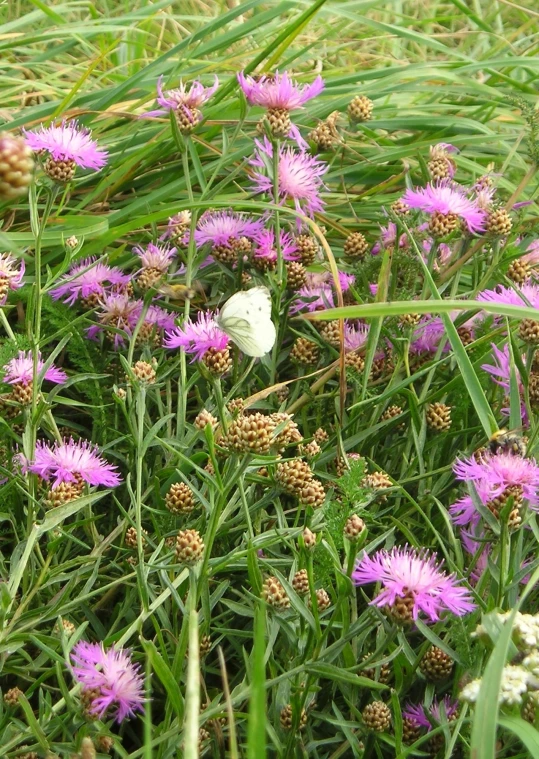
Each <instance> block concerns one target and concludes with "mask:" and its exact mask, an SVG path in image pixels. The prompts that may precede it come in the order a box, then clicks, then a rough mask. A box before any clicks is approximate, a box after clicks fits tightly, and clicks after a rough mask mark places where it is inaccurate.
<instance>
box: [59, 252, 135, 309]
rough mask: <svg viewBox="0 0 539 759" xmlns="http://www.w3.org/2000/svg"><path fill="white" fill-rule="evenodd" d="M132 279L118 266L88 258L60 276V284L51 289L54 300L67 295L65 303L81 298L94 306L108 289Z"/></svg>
mask: <svg viewBox="0 0 539 759" xmlns="http://www.w3.org/2000/svg"><path fill="white" fill-rule="evenodd" d="M130 279H131V277H130V275H129V274H122V272H121V271H120V269H118V268H117V267H116V266H108V265H107V264H104V263H102V262H99V263H95V258H86V259H85V260H84V261H81V262H80V263H79V264H76V265H75V266H72V267H71V269H70V270H69V271H68V272H67V274H64V275H63V276H62V277H61V278H60V284H59V285H58V287H55V288H54V289H53V290H51V296H52V298H53V299H54V300H59V299H60V298H64V296H67V297H65V300H64V303H68V304H69V305H70V306H72V305H73V304H74V303H75V302H76V301H77V300H78V299H79V298H80V299H81V300H83V301H86V304H87V305H88V306H92V307H93V306H96V305H97V303H98V301H99V299H100V298H103V297H104V296H105V294H106V293H107V291H108V290H110V289H111V288H112V287H122V286H125V285H127V284H128V283H129V281H130Z"/></svg>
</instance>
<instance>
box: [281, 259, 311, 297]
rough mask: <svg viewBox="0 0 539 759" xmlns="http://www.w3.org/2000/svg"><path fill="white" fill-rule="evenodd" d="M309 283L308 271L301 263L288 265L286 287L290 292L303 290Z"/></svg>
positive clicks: (291, 262) (292, 262) (294, 262)
mask: <svg viewBox="0 0 539 759" xmlns="http://www.w3.org/2000/svg"><path fill="white" fill-rule="evenodd" d="M306 282H307V269H306V268H305V266H304V265H303V264H302V263H301V262H300V261H290V262H289V263H287V264H286V286H287V287H288V289H289V290H294V291H295V290H301V288H302V287H303V286H304V285H305V283H306Z"/></svg>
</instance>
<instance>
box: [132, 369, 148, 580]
mask: <svg viewBox="0 0 539 759" xmlns="http://www.w3.org/2000/svg"><path fill="white" fill-rule="evenodd" d="M145 414H146V387H145V386H144V385H143V384H141V385H140V387H139V388H138V392H137V461H136V489H135V523H136V528H137V552H138V562H139V566H141V567H142V566H143V564H144V547H143V544H142V465H143V461H144V457H143V454H142V448H143V444H144V417H145Z"/></svg>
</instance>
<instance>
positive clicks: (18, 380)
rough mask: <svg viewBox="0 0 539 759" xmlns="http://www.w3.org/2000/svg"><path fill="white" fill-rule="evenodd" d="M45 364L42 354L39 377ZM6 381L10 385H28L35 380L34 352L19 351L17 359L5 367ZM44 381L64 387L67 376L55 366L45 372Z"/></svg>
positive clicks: (38, 367)
mask: <svg viewBox="0 0 539 759" xmlns="http://www.w3.org/2000/svg"><path fill="white" fill-rule="evenodd" d="M43 366H44V362H43V361H42V360H41V354H39V357H38V361H37V375H38V376H39V373H40V372H41V371H42V370H43ZM3 369H4V372H5V374H4V379H3V382H5V383H6V384H8V385H28V384H29V383H30V382H32V380H33V378H34V361H33V358H32V352H31V351H28V352H26V353H25V351H19V355H18V356H17V358H12V359H11V361H8V363H7V364H6V365H5V366H4V367H3ZM44 379H46V380H48V381H49V382H54V384H55V385H63V383H64V382H66V381H67V374H66V373H65V372H64V371H63V370H62V369H58V368H57V367H56V366H54V364H52V366H49V368H48V369H47V371H46V372H45V376H44Z"/></svg>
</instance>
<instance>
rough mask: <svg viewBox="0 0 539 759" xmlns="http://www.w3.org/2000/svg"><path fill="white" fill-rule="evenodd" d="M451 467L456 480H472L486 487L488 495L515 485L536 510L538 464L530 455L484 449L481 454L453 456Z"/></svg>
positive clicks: (496, 495) (538, 504) (538, 480)
mask: <svg viewBox="0 0 539 759" xmlns="http://www.w3.org/2000/svg"><path fill="white" fill-rule="evenodd" d="M453 471H454V473H455V476H456V478H457V479H458V480H461V481H463V482H474V483H476V484H478V485H480V486H481V488H482V489H486V490H488V496H489V499H492V498H497V497H498V496H500V495H501V494H502V493H503V492H504V491H505V490H506V488H510V487H513V486H518V487H519V488H520V489H521V492H522V497H523V498H525V499H526V500H527V501H528V503H529V505H530V508H532V509H533V510H534V511H539V492H538V489H539V466H538V465H537V462H536V461H535V460H534V459H531V458H524V457H523V456H516V455H515V454H513V453H491V452H490V451H485V452H484V453H482V454H481V456H470V457H469V458H464V459H457V460H456V461H455V463H454V464H453ZM478 489H479V488H478Z"/></svg>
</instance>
